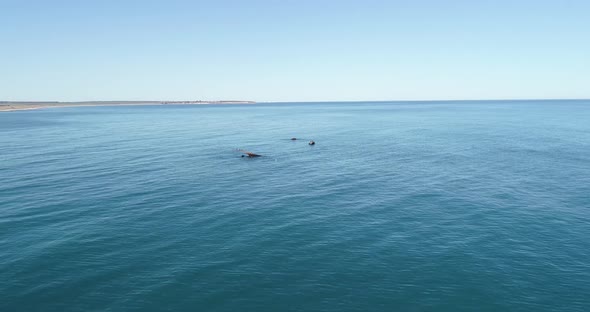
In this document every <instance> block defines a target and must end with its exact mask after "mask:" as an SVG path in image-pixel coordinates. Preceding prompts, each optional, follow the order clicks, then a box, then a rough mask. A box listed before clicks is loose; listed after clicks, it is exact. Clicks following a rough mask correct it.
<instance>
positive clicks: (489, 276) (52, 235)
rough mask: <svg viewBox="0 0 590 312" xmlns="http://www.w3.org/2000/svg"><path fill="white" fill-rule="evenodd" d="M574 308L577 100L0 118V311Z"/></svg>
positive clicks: (586, 245)
mask: <svg viewBox="0 0 590 312" xmlns="http://www.w3.org/2000/svg"><path fill="white" fill-rule="evenodd" d="M291 137H298V138H301V139H302V140H297V141H291V140H289V139H290V138H291ZM310 139H313V140H315V141H316V142H317V144H316V145H315V146H309V145H308V144H307V140H310ZM237 148H243V149H247V150H251V151H253V152H257V153H260V154H262V155H264V156H263V157H260V158H253V159H249V158H241V157H240V154H239V153H237V152H236V151H235V149H237ZM588 310H590V101H497V102H494V101H482V102H391V103H387V102H378V103H377V102H370V103H282V104H257V105H248V106H240V105H236V106H231V105H203V106H136V107H71V108H59V109H43V110H35V111H20V112H9V113H0V311H588Z"/></svg>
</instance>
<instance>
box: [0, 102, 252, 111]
mask: <svg viewBox="0 0 590 312" xmlns="http://www.w3.org/2000/svg"><path fill="white" fill-rule="evenodd" d="M211 104H256V102H255V101H234V100H230V101H94V102H92V101H89V102H0V112H10V111H21V110H32V109H41V108H58V107H83V106H143V105H211Z"/></svg>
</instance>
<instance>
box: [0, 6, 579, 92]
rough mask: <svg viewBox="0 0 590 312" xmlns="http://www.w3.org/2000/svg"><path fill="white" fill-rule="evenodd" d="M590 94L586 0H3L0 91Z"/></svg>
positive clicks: (0, 35)
mask: <svg viewBox="0 0 590 312" xmlns="http://www.w3.org/2000/svg"><path fill="white" fill-rule="evenodd" d="M503 98H590V1H588V0H578V1H565V0H561V1H558V0H552V1H547V0H536V1H528V0H511V1H502V0H499V1H483V0H482V1H479V0H470V1H467V0H465V1H452V0H450V1H443V0H440V1H426V0H424V1H420V0H417V1H408V0H404V1H401V0H400V1H395V0H391V1H370V0H365V1H361V0H358V1H345V0H334V1H329V0H297V1H287V0H276V1H258V0H249V1H246V0H244V1H223V0H219V1H213V0H211V1H164V0H162V1H148V0H143V1H139V0H138V1H125V0H121V1H114V0H100V1H80V0H76V1H60V0H52V1H45V0H43V1H23V0H0V100H60V101H76V100H141V99H156V100H163V99H170V100H181V99H204V100H213V99H249V100H257V101H316V100H318V101H325V100H418V99H503Z"/></svg>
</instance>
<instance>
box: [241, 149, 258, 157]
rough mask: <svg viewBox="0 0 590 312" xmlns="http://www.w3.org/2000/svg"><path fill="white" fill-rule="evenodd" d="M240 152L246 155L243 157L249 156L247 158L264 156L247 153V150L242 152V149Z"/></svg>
mask: <svg viewBox="0 0 590 312" xmlns="http://www.w3.org/2000/svg"><path fill="white" fill-rule="evenodd" d="M238 151H239V152H240V153H243V154H244V155H242V157H246V156H247V157H250V158H252V157H260V156H262V155H259V154H256V153H252V152H249V151H246V150H242V149H240V150H238Z"/></svg>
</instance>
